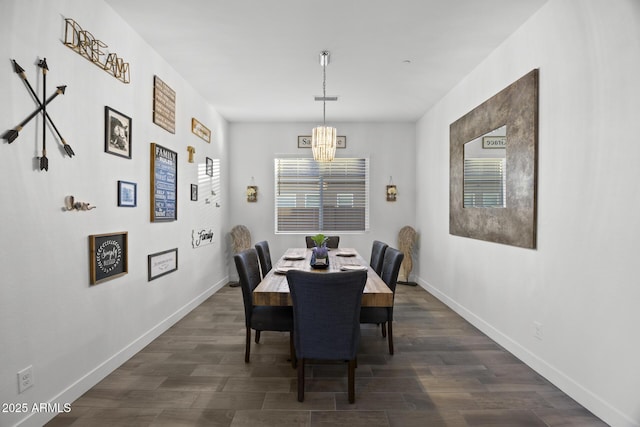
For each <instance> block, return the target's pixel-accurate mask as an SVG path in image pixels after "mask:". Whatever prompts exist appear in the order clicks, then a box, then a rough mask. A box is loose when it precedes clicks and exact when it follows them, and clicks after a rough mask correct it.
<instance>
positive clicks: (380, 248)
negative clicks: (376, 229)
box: [369, 240, 389, 276]
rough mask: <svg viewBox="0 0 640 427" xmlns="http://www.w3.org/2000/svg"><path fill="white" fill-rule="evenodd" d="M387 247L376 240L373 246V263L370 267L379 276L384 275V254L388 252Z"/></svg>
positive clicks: (371, 262)
mask: <svg viewBox="0 0 640 427" xmlns="http://www.w3.org/2000/svg"><path fill="white" fill-rule="evenodd" d="M387 247H389V245H387V244H386V243H384V242H381V241H379V240H374V241H373V245H371V261H370V263H369V265H370V266H371V268H373V271H375V272H376V273H377V274H378V276H379V275H380V273H382V262H383V261H384V252H385V251H386V250H387Z"/></svg>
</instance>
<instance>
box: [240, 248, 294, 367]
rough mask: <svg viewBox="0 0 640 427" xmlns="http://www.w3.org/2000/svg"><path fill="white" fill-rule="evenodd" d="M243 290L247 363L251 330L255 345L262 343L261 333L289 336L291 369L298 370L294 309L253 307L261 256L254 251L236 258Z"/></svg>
mask: <svg viewBox="0 0 640 427" xmlns="http://www.w3.org/2000/svg"><path fill="white" fill-rule="evenodd" d="M233 259H234V261H235V263H236V269H237V270H238V277H239V278H240V286H241V287H242V299H243V301H244V319H245V326H246V329H247V333H246V347H245V354H244V361H245V363H249V359H250V356H251V330H252V329H254V330H255V331H256V338H255V340H256V343H258V342H260V332H261V331H281V332H289V352H290V355H291V361H292V365H293V366H295V356H294V352H293V309H292V308H291V307H272V306H254V305H253V290H254V289H255V288H256V286H258V284H259V283H260V281H261V276H260V267H259V266H258V255H257V253H256V250H255V249H253V248H250V249H247V250H244V251H242V252H240V253H239V254H236V255H234V256H233Z"/></svg>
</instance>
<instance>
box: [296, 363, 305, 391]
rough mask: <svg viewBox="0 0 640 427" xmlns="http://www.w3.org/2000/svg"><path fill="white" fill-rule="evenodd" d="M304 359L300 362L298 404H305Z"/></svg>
mask: <svg viewBox="0 0 640 427" xmlns="http://www.w3.org/2000/svg"><path fill="white" fill-rule="evenodd" d="M304 362H305V361H304V358H303V359H300V360H298V402H304Z"/></svg>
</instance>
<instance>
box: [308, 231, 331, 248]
mask: <svg viewBox="0 0 640 427" xmlns="http://www.w3.org/2000/svg"><path fill="white" fill-rule="evenodd" d="M311 240H313V243H315V244H316V246H317V247H318V248H319V247H320V246H322V245H323V244H324V243H325V242H326V241H327V240H329V238H328V237H327V236H325V235H324V234H316V235H315V236H312V237H311Z"/></svg>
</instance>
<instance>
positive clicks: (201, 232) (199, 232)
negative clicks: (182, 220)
mask: <svg viewBox="0 0 640 427" xmlns="http://www.w3.org/2000/svg"><path fill="white" fill-rule="evenodd" d="M211 244H213V227H201V228H196V229H193V230H192V231H191V245H192V246H193V247H194V248H201V247H203V246H208V245H211Z"/></svg>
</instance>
